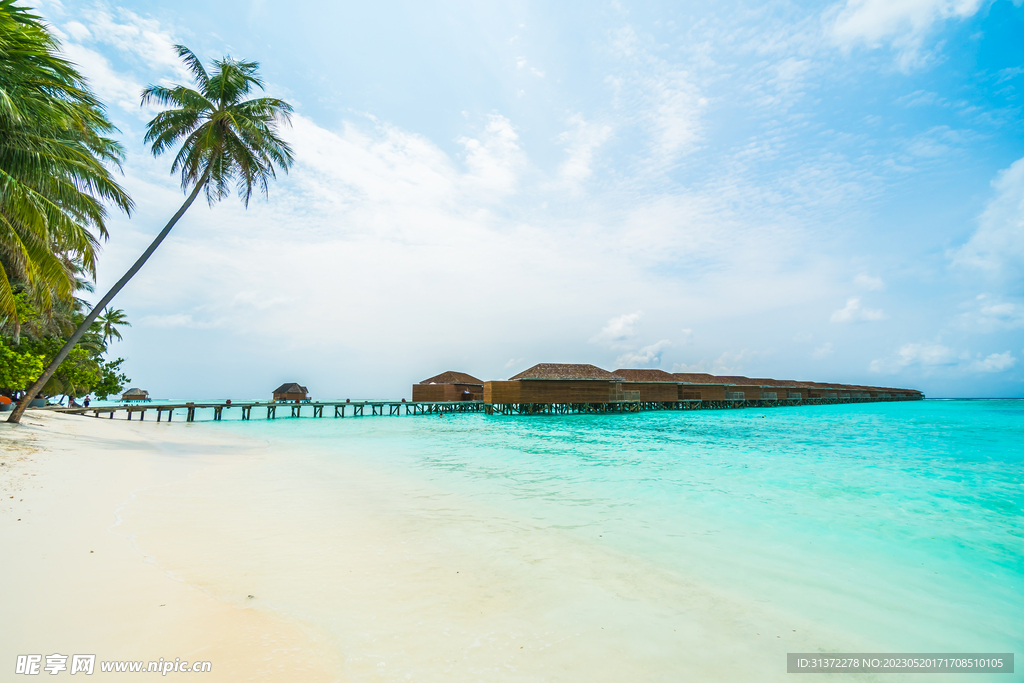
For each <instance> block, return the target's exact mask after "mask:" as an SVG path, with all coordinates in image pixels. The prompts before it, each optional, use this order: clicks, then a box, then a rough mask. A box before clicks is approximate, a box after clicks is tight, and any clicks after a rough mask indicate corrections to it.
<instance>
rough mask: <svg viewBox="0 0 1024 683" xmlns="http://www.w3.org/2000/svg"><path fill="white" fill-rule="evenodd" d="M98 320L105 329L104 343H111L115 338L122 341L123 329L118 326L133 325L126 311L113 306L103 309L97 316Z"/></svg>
mask: <svg viewBox="0 0 1024 683" xmlns="http://www.w3.org/2000/svg"><path fill="white" fill-rule="evenodd" d="M96 322H98V323H99V324H100V327H101V329H102V331H103V341H104V343H110V342H112V341H114V340H115V339H116V340H118V341H121V339H122V337H121V331H120V330H118V329H117V328H118V327H120V326H124V327H131V326H132V324H131V323H130V322H128V317H127V316H126V315H125V314H124V311H122V310H121V309H120V308H111V307H110V306H107V307H106V308H105V309H103V314H102V315H101V316H100V317H98V318H96Z"/></svg>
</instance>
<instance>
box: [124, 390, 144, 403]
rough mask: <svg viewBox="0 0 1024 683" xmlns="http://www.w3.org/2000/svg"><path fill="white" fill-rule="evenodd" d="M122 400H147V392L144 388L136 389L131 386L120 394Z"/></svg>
mask: <svg viewBox="0 0 1024 683" xmlns="http://www.w3.org/2000/svg"><path fill="white" fill-rule="evenodd" d="M121 400H122V401H148V400H149V392H148V391H146V390H145V389H136V388H135V387H132V388H131V389H129V390H128V391H126V392H124V393H123V394H121Z"/></svg>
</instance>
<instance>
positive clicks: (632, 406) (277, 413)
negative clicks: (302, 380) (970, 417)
mask: <svg viewBox="0 0 1024 683" xmlns="http://www.w3.org/2000/svg"><path fill="white" fill-rule="evenodd" d="M905 400H919V399H908V398H902V397H885V398H881V397H878V398H876V397H871V398H867V397H864V398H860V397H855V398H801V399H781V400H749V399H724V400H710V401H708V400H700V399H693V400H681V401H635V400H629V401H605V402H599V403H484V402H483V401H303V402H300V403H285V402H280V401H239V402H231V403H227V402H225V401H216V402H205V403H196V402H188V403H173V404H171V403H157V404H152V403H132V404H122V405H116V406H90V407H88V408H84V407H75V408H63V407H61V408H56V407H50V408H42V409H41V410H51V411H54V412H59V413H65V414H70V415H91V416H92V417H107V418H110V419H114V415H115V414H117V413H120V412H123V413H125V414H126V417H127V419H129V420H131V419H132V418H133V416H138V418H139V420H145V419H146V413H147V412H148V413H150V414H151V415H152V413H154V412H155V413H156V421H157V422H161V421H163V419H164V417H166V419H167V421H168V422H170V421H171V420H172V419H173V418H174V413H175V411H178V412H179V414H180V413H182V412H184V415H185V421H186V422H195V420H196V412H197V411H213V413H212V417H213V420H214V421H220V420H222V419H223V416H224V411H226V410H238V411H240V412H241V419H242V420H250V419H251V418H252V411H253V410H257V411H259V412H258V413H257V414H258V415H260V414H262V412H263V411H264V410H266V417H267V419H268V420H273V419H276V418H277V417H303V416H304V415H305V416H307V417H323V416H324V411H325V409H326V410H327V415H330V416H333V417H336V418H343V417H363V416H373V415H445V414H448V413H485V414H487V415H569V414H590V415H593V414H604V413H639V412H641V411H648V410H728V409H736V408H775V407H780V406H795V405H834V404H846V403H875V402H887V401H905ZM367 407H369V408H370V412H369V413H367V412H366V408H367Z"/></svg>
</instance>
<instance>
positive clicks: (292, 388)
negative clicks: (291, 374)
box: [274, 382, 309, 402]
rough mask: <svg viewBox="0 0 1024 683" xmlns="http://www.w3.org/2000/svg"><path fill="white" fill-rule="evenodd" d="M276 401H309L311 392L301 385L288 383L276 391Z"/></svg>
mask: <svg viewBox="0 0 1024 683" xmlns="http://www.w3.org/2000/svg"><path fill="white" fill-rule="evenodd" d="M274 400H275V401H295V402H298V401H308V400H309V390H308V389H306V387H304V386H302V385H301V384H296V383H295V382H288V383H286V384H282V385H281V386H279V387H278V388H277V389H274Z"/></svg>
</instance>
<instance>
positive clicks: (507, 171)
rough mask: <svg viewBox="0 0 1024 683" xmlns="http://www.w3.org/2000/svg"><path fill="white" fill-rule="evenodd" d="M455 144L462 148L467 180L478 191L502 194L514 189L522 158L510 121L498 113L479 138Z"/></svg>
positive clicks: (521, 165) (463, 139)
mask: <svg viewBox="0 0 1024 683" xmlns="http://www.w3.org/2000/svg"><path fill="white" fill-rule="evenodd" d="M459 144H461V145H462V146H463V147H465V149H466V166H467V167H468V168H469V170H470V175H471V177H472V178H473V179H474V180H475V181H476V183H478V184H479V186H480V187H481V188H482V189H486V190H494V191H496V192H499V193H503V194H504V193H509V192H512V191H513V190H514V189H515V187H516V185H517V184H518V180H519V171H520V169H521V168H523V166H525V163H526V158H525V156H524V155H523V152H522V149H520V147H519V136H518V135H517V134H516V131H515V128H514V127H513V126H512V122H511V121H509V120H508V119H507V118H505V117H504V116H501V115H500V114H491V115H490V116H489V117H488V121H487V126H486V128H485V129H484V133H483V135H481V136H480V138H479V139H476V138H468V137H462V138H459Z"/></svg>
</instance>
